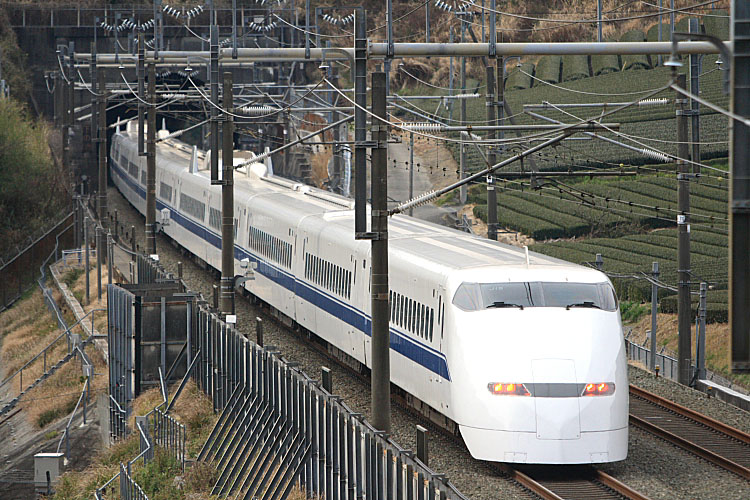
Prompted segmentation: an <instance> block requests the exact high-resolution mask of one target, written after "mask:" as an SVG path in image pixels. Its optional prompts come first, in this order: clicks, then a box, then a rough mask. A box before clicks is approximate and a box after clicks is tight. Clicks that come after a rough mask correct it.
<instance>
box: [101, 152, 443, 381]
mask: <svg viewBox="0 0 750 500" xmlns="http://www.w3.org/2000/svg"><path fill="white" fill-rule="evenodd" d="M110 165H111V167H112V170H114V172H115V173H116V174H117V175H118V176H119V177H120V178H121V179H122V180H123V181H124V182H125V183H126V184H127V185H128V186H129V187H130V188H131V189H132V190H133V191H135V192H136V194H137V195H138V196H139V197H140V198H143V199H145V198H146V190H145V189H144V188H143V187H142V186H141V185H140V184H139V183H138V182H136V181H134V180H133V179H132V178H131V177H130V176H129V175H128V174H127V173H126V172H125V171H124V170H123V169H122V168H120V166H119V165H118V164H117V162H115V161H114V160H111V161H110ZM156 208H157V210H161V209H162V208H168V209H169V210H170V216H171V220H172V221H174V222H175V223H176V224H179V225H181V226H183V227H184V228H185V229H187V230H188V231H190V232H191V233H193V234H194V235H196V236H197V237H199V238H201V239H202V240H204V241H206V242H207V243H208V244H210V245H212V246H213V247H215V248H221V237H220V236H219V235H218V234H216V233H214V232H213V231H211V230H210V229H208V228H207V227H206V226H203V225H202V224H198V223H197V222H195V221H193V220H190V219H188V218H187V217H185V216H184V215H182V214H181V213H180V212H179V211H177V210H175V209H174V207H171V206H169V205H166V204H165V203H163V202H161V201H159V199H158V198H157V200H156ZM234 257H235V258H236V259H238V260H240V259H243V258H245V257H247V258H248V259H250V260H251V261H254V262H257V265H258V267H257V269H256V271H257V272H259V273H260V274H262V275H263V276H265V277H266V278H268V279H270V280H271V281H273V282H274V283H277V284H279V285H280V286H282V287H284V288H286V289H287V290H289V291H291V292H294V293H295V294H296V295H297V296H299V297H301V298H302V299H304V300H306V301H308V302H310V303H311V304H313V305H315V306H316V307H318V308H320V309H322V310H323V311H325V312H327V313H328V314H331V315H332V316H335V317H336V318H339V319H341V320H342V321H344V322H345V323H347V324H348V325H351V326H352V327H354V328H356V329H357V330H360V331H361V332H363V333H364V334H365V335H367V336H372V320H371V318H370V317H369V316H368V315H366V314H365V313H364V312H363V311H361V310H359V309H357V308H355V307H353V306H350V305H348V304H346V303H343V302H341V301H340V300H338V299H337V298H335V297H332V296H331V295H329V294H327V293H324V292H322V291H321V290H319V289H317V288H314V287H312V286H310V285H309V284H308V283H306V282H304V281H301V280H298V279H296V278H295V276H294V275H292V274H290V273H288V272H286V271H284V270H282V269H279V268H278V267H276V266H273V265H271V264H269V263H268V262H267V261H265V260H263V259H261V258H260V257H258V256H256V255H255V254H252V253H249V252H248V251H247V250H246V249H244V248H242V247H239V246H237V245H235V247H234ZM390 333H391V336H390V341H391V342H390V343H391V349H393V350H394V351H396V352H398V353H399V354H401V355H403V356H405V357H407V358H409V359H410V360H412V361H414V362H415V363H417V364H419V365H421V366H424V367H425V368H426V369H428V370H430V371H431V372H433V373H436V374H438V375H440V376H441V377H443V378H445V379H447V380H450V375H449V373H448V363H447V361H446V359H445V356H444V355H443V354H442V353H441V352H440V351H437V350H434V349H432V348H431V347H429V346H425V345H424V344H421V343H419V342H417V341H415V340H414V339H412V338H410V337H408V336H407V335H406V334H404V333H402V332H400V331H398V330H396V329H394V328H391V329H390Z"/></svg>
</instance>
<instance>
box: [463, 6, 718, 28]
mask: <svg viewBox="0 0 750 500" xmlns="http://www.w3.org/2000/svg"><path fill="white" fill-rule="evenodd" d="M459 1H460V2H462V3H464V4H467V5H471V6H473V7H475V8H478V9H481V10H485V11H487V12H494V13H496V14H500V15H501V16H508V17H515V18H517V19H523V20H526V21H544V22H550V23H560V24H592V23H597V22H599V21H602V22H605V23H614V22H621V21H632V20H634V19H646V18H650V17H659V16H663V15H665V14H670V13H672V12H674V13H681V12H686V11H690V10H692V9H697V8H699V7H704V6H706V5H710V4H713V3H715V0H708V1H705V2H701V3H697V4H693V5H689V6H687V7H681V8H678V9H661V11H660V12H655V13H653V14H642V15H637V16H626V17H619V18H611V19H606V18H603V19H597V18H591V19H555V18H547V17H533V16H525V15H522V14H514V13H512V12H505V11H500V10H497V9H491V8H490V7H485V6H483V5H477V4H475V3H474V2H473V1H470V0H459Z"/></svg>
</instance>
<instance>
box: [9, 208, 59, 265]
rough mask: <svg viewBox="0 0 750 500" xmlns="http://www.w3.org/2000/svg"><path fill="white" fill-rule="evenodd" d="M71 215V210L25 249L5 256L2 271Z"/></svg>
mask: <svg viewBox="0 0 750 500" xmlns="http://www.w3.org/2000/svg"><path fill="white" fill-rule="evenodd" d="M71 215H73V212H69V213H67V214H66V215H65V216H63V217H62V218H61V219H60V221H59V222H57V223H55V225H54V226H52V227H51V228H49V229H47V230H45V231H44V233H42V235H41V236H39V237H38V238H36V239H35V240H33V241H32V242H31V243H30V244H29V245H27V246H25V247H24V249H23V250H21V251H19V252H17V253H16V254H15V255H14V256H13V257H10V258H6V257H7V256H5V257H4V258H3V265H2V266H0V271H2V270H3V268H5V267H6V266H8V265H10V264H12V263H13V261H14V260H16V259H17V258H18V257H19V255H21V254H23V253H25V252H26V251H28V250H29V249H30V248H31V247H33V246H34V245H36V244H37V243H39V242H40V241H41V240H42V239H43V238H46V237H47V236H48V235H49V234H50V233H52V232H54V231H55V230H56V229H57V228H58V226H60V225H62V224H64V223H65V221H66V220H68V218H69V217H70V216H71ZM72 225H73V224H69V225H68V227H70V226H72ZM67 229H68V228H67V227H66V228H65V230H67Z"/></svg>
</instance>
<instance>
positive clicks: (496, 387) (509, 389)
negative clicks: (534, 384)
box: [487, 382, 531, 396]
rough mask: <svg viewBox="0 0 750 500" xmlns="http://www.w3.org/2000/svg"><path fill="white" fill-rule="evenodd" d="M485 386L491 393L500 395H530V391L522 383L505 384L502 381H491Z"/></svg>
mask: <svg viewBox="0 0 750 500" xmlns="http://www.w3.org/2000/svg"><path fill="white" fill-rule="evenodd" d="M487 388H488V389H489V390H490V392H491V393H492V394H497V395H501V396H531V393H530V392H529V391H528V390H527V389H526V386H525V385H523V384H516V383H510V384H505V383H502V382H492V383H490V384H488V385H487Z"/></svg>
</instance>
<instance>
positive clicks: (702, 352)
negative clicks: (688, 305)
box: [695, 282, 708, 379]
mask: <svg viewBox="0 0 750 500" xmlns="http://www.w3.org/2000/svg"><path fill="white" fill-rule="evenodd" d="M707 290H708V285H707V284H706V283H705V282H703V283H701V288H700V302H699V306H698V318H699V323H698V325H699V326H698V349H697V352H696V355H695V357H696V360H695V361H696V362H695V364H696V365H697V371H698V373H697V376H698V378H699V379H702V378H706V292H707Z"/></svg>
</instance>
